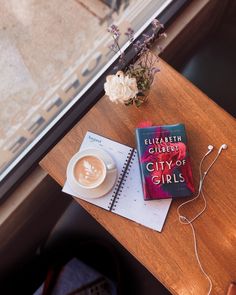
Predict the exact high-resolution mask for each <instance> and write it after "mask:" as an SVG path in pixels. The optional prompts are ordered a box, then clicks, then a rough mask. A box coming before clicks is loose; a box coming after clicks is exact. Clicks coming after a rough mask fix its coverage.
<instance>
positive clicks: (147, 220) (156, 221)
mask: <svg viewBox="0 0 236 295" xmlns="http://www.w3.org/2000/svg"><path fill="white" fill-rule="evenodd" d="M91 147H94V148H102V149H104V150H106V151H107V152H108V153H109V154H110V155H111V156H112V158H113V160H114V161H115V163H116V166H117V169H118V177H119V175H121V174H122V173H121V172H122V170H123V168H124V164H125V162H126V160H127V156H128V154H129V153H130V151H132V150H133V149H131V148H130V147H128V146H126V145H123V144H120V143H118V142H115V141H112V140H110V139H108V138H105V137H102V136H100V135H97V134H94V133H92V132H87V133H86V135H85V138H84V140H83V142H82V145H81V147H80V150H83V149H86V148H91ZM133 151H134V152H133V161H131V162H132V163H130V166H129V167H130V169H128V171H127V173H126V176H125V178H124V180H123V181H122V183H121V187H120V191H119V192H118V194H116V195H117V196H116V200H117V202H116V203H115V204H114V206H113V207H112V210H111V212H113V213H116V214H118V215H121V216H123V217H126V218H128V219H131V220H133V221H135V222H137V223H140V224H142V225H144V226H146V227H149V228H152V229H154V230H157V231H161V230H162V227H163V224H164V222H165V218H166V215H167V213H168V209H169V207H170V203H171V199H166V200H152V201H144V200H143V192H142V184H141V177H140V171H139V163H138V157H137V151H136V150H133ZM116 183H118V180H117V182H116ZM114 191H115V189H112V190H111V191H110V192H109V193H108V194H106V195H105V196H103V197H101V198H97V199H88V198H86V195H84V196H82V195H80V196H77V195H76V193H75V192H73V190H72V189H71V187H70V186H69V184H68V182H67V181H66V183H65V185H64V187H63V192H65V193H68V194H70V195H73V196H75V197H78V198H80V199H83V200H85V201H87V202H89V203H91V204H94V205H97V206H99V207H101V208H104V209H106V210H109V203H110V201H111V199H112V196H113V193H114Z"/></svg>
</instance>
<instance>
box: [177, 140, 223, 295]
mask: <svg viewBox="0 0 236 295" xmlns="http://www.w3.org/2000/svg"><path fill="white" fill-rule="evenodd" d="M227 148H228V146H227V144H225V143H224V144H222V145H221V147H220V148H219V150H218V153H217V155H216V156H215V158H214V159H213V160H212V162H211V163H210V165H209V166H208V168H207V169H206V171H204V172H203V171H202V164H203V162H204V159H205V158H206V157H207V156H208V155H209V154H210V153H211V152H212V151H213V149H214V146H213V145H211V144H209V145H208V147H207V149H208V151H207V152H206V153H205V155H204V156H203V158H202V159H201V161H200V164H199V176H200V181H199V189H198V193H197V195H196V197H194V198H193V199H190V200H188V201H186V202H184V203H182V204H180V205H179V206H178V207H177V214H178V217H179V221H180V222H181V223H182V224H186V225H189V226H190V227H191V229H192V233H193V241H194V252H195V256H196V259H197V262H198V265H199V267H200V269H201V271H202V273H203V274H204V276H205V277H206V278H207V280H208V282H209V290H208V293H207V295H209V294H210V293H211V290H212V281H211V278H210V277H209V275H208V274H207V272H206V271H205V270H204V268H203V266H202V263H201V261H200V258H199V255H198V247H197V239H196V232H195V229H194V226H193V223H194V221H195V220H196V219H198V217H199V216H201V215H202V214H203V212H204V211H205V210H206V208H207V200H206V198H205V196H204V192H203V183H204V180H205V178H206V176H207V173H208V172H209V170H210V169H211V167H212V166H213V165H214V164H215V162H216V161H217V159H218V158H219V156H220V153H221V152H222V150H226V149H227ZM200 195H202V198H203V201H204V206H203V208H202V209H201V210H200V211H199V212H198V213H197V214H196V215H195V216H194V217H192V218H191V219H189V218H188V217H186V216H184V215H182V214H181V213H180V208H181V207H183V206H185V205H187V204H189V203H191V202H193V201H194V200H196V199H197V198H198V197H199V196H200Z"/></svg>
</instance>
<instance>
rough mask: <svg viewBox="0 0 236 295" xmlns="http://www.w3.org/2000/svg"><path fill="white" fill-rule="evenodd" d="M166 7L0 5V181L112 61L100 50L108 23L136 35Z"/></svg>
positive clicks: (133, 3) (134, 0)
mask: <svg viewBox="0 0 236 295" xmlns="http://www.w3.org/2000/svg"><path fill="white" fill-rule="evenodd" d="M172 2H178V1H173V0H147V1H143V0H129V1H128V0H124V1H122V0H120V1H118V0H117V1H115V0H110V1H108V0H107V1H105V0H104V1H101V0H68V1H58V0H52V1H46V0H43V1H31V0H25V1H14V0H12V1H7V0H4V1H2V4H1V13H2V15H3V16H4V17H1V19H0V32H1V34H0V64H1V69H2V75H1V78H0V79H1V83H0V94H1V96H0V103H1V108H0V181H1V182H2V183H3V182H5V181H6V178H7V177H10V176H11V174H14V173H13V171H14V169H16V166H19V165H20V163H21V161H23V160H24V159H26V158H27V157H28V155H29V154H30V153H32V149H33V148H35V147H36V146H37V144H38V143H39V142H40V141H41V140H42V139H43V138H44V137H45V136H46V135H47V134H48V133H50V132H52V131H51V130H52V128H53V127H54V126H55V124H57V123H58V122H59V121H60V120H61V119H62V118H63V116H65V114H67V113H68V111H69V110H71V109H72V108H73V107H74V105H75V104H76V103H78V102H79V101H80V99H81V97H83V95H84V93H85V92H86V91H87V90H88V89H90V87H91V85H93V84H94V83H95V82H96V81H98V80H99V79H100V77H101V75H102V74H103V73H104V72H105V71H106V70H107V69H108V67H109V66H110V65H111V64H112V63H113V62H114V61H115V60H116V59H117V56H116V55H113V54H112V53H111V51H110V50H109V49H108V45H109V44H110V43H111V37H110V35H109V34H108V33H107V27H108V24H111V23H113V22H114V23H116V24H118V25H119V27H120V29H121V30H122V31H125V30H126V29H127V28H128V27H132V28H133V29H134V31H135V32H137V36H138V35H140V34H141V32H142V31H143V30H144V29H145V28H146V27H147V26H148V25H149V24H150V22H151V21H152V20H153V19H154V18H155V17H157V16H159V15H160V13H161V12H162V11H164V9H166V8H167V7H169V5H170V4H171V3H172ZM179 2H186V1H179ZM126 41H127V40H125V39H123V40H122V44H123V46H124V48H125V47H127V42H126ZM82 107H83V106H81V108H82ZM43 150H44V151H45V150H46V148H44V149H43ZM42 153H43V151H42V152H41V154H42ZM28 166H29V165H28ZM28 166H27V165H25V169H27V167H28ZM23 170H24V169H23ZM23 170H22V171H23ZM20 174H23V172H22V173H17V174H15V177H16V178H19V177H20ZM16 175H17V176H16ZM13 183H14V180H13V179H11V181H10V182H9V183H8V187H9V186H12V184H13ZM5 192H6V189H5V190H3V191H2V192H1V194H3V193H5ZM1 194H0V195H1Z"/></svg>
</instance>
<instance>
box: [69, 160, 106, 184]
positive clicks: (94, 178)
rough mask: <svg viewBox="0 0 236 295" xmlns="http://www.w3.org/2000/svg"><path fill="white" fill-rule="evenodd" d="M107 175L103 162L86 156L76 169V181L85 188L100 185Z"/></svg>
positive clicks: (77, 164)
mask: <svg viewBox="0 0 236 295" xmlns="http://www.w3.org/2000/svg"><path fill="white" fill-rule="evenodd" d="M104 174H105V167H104V164H103V162H102V161H101V160H100V159H98V158H97V157H95V156H91V155H89V156H84V157H83V158H81V159H79V161H78V162H77V163H76V165H75V168H74V175H75V178H76V180H77V181H78V182H79V183H80V184H81V185H83V186H85V187H88V188H90V187H93V186H96V185H99V184H100V183H101V182H102V181H103V179H104Z"/></svg>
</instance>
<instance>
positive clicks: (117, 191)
mask: <svg viewBox="0 0 236 295" xmlns="http://www.w3.org/2000/svg"><path fill="white" fill-rule="evenodd" d="M136 152H137V151H136V150H135V149H130V151H129V153H128V155H127V158H126V160H125V162H124V165H123V168H122V170H121V173H120V175H119V177H118V180H117V183H116V185H115V188H114V191H113V193H112V197H111V199H110V202H109V205H108V210H109V211H113V212H114V211H115V210H116V205H117V203H118V201H119V198H120V196H121V193H122V190H123V188H124V185H125V182H126V180H127V177H128V175H129V172H130V169H131V167H132V164H133V161H134V157H135V155H136Z"/></svg>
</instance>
